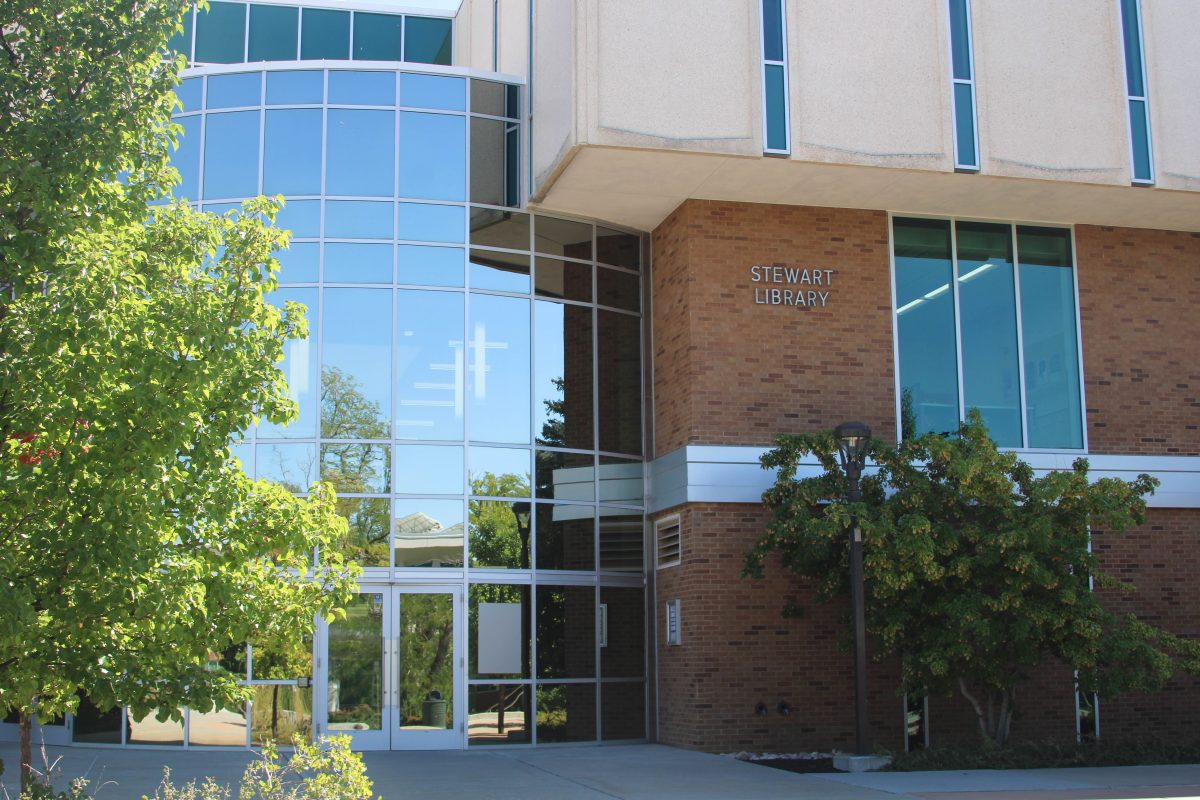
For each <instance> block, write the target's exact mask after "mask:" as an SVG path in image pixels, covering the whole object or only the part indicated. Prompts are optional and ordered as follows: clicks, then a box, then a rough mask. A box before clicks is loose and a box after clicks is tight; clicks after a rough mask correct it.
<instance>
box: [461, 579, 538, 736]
mask: <svg viewBox="0 0 1200 800" xmlns="http://www.w3.org/2000/svg"><path fill="white" fill-rule="evenodd" d="M481 588H482V587H481ZM529 692H530V687H528V686H524V685H522V684H472V685H471V686H468V687H467V744H468V745H469V746H470V747H475V746H477V745H489V744H499V745H508V744H521V743H523V742H529V741H532V740H531V739H530V737H529V728H530V726H531V725H532V722H533V721H532V719H531V718H530V715H531V714H532V705H531V704H530V701H529Z"/></svg>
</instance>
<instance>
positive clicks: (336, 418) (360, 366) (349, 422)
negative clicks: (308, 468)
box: [321, 289, 392, 439]
mask: <svg viewBox="0 0 1200 800" xmlns="http://www.w3.org/2000/svg"><path fill="white" fill-rule="evenodd" d="M324 293H325V294H324V301H325V306H324V318H323V327H322V331H321V337H322V338H321V343H322V353H323V355H322V358H323V360H324V363H323V364H322V391H321V406H322V419H321V430H322V435H323V436H331V437H336V438H358V437H362V438H371V439H374V438H382V437H386V436H387V413H388V411H387V410H388V409H389V408H390V407H391V405H390V404H391V391H390V386H389V384H390V382H391V338H392V337H391V319H392V293H391V291H389V290H387V289H325V290H324ZM335 370H336V371H337V372H336V373H335V372H334V371H335ZM339 376H340V377H341V378H342V380H340V381H339V380H335V378H336V377H339Z"/></svg>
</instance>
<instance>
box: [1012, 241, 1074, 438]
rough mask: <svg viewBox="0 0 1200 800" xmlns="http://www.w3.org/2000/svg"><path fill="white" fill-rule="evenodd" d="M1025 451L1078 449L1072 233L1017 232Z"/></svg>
mask: <svg viewBox="0 0 1200 800" xmlns="http://www.w3.org/2000/svg"><path fill="white" fill-rule="evenodd" d="M1017 256H1018V258H1019V260H1020V262H1021V336H1022V342H1023V344H1024V347H1025V354H1024V358H1025V404H1026V406H1025V408H1026V418H1027V419H1028V422H1029V446H1030V447H1066V448H1082V447H1083V420H1082V412H1081V409H1080V402H1079V348H1078V342H1077V340H1076V338H1075V282H1074V278H1073V275H1072V269H1071V264H1072V258H1071V233H1070V231H1067V230H1063V229H1060V228H1032V227H1025V226H1019V227H1018V228H1017Z"/></svg>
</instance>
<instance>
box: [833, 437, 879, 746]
mask: <svg viewBox="0 0 1200 800" xmlns="http://www.w3.org/2000/svg"><path fill="white" fill-rule="evenodd" d="M833 438H834V439H836V440H837V446H838V457H839V458H840V459H841V462H842V469H843V470H845V472H846V481H847V483H848V486H847V487H846V502H848V503H857V502H858V501H859V500H860V499H862V493H861V492H860V491H859V483H858V482H859V479H860V478H861V477H862V470H863V464H864V463H865V462H866V459H867V445H868V444H870V441H871V429H870V427H868V426H867V425H865V424H864V423H862V422H843V423H842V424H841V425H838V426H837V428H835V429H834V431H833ZM865 594H866V592H865V590H864V588H863V551H862V531H861V530H859V527H858V515H857V514H851V516H850V598H851V606H852V609H853V611H854V746H855V749H856V750H857V751H858V755H860V756H865V755H870V752H871V744H870V742H869V741H868V737H867V625H866V610H865V607H866V597H865Z"/></svg>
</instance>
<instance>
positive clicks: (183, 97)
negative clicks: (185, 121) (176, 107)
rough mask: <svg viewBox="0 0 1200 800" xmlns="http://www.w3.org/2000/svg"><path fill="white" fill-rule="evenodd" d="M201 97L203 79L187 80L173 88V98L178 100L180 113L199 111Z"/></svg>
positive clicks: (202, 93)
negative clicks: (180, 106)
mask: <svg viewBox="0 0 1200 800" xmlns="http://www.w3.org/2000/svg"><path fill="white" fill-rule="evenodd" d="M203 95H204V79H203V78H188V79H186V80H182V81H180V82H179V85H178V86H176V87H175V96H176V97H178V98H179V102H180V104H181V105H182V108H181V110H182V111H199V110H200V104H201V101H202V99H203Z"/></svg>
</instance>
